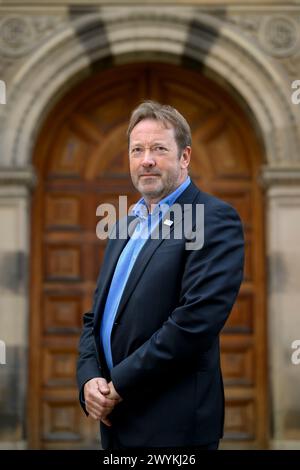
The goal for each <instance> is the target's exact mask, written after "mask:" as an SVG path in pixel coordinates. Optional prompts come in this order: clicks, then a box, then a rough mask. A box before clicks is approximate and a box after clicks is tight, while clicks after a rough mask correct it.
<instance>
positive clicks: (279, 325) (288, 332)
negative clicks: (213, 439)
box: [264, 168, 300, 449]
mask: <svg viewBox="0 0 300 470" xmlns="http://www.w3.org/2000/svg"><path fill="white" fill-rule="evenodd" d="M264 179H265V181H266V183H267V185H268V189H267V201H268V202H267V204H268V205H267V217H268V222H267V256H268V276H269V287H268V289H269V292H268V332H269V334H268V343H269V357H268V363H269V371H270V393H269V397H270V410H269V411H270V415H271V420H272V422H271V423H270V424H271V429H272V436H271V437H272V441H271V445H272V447H273V448H283V449H284V448H290V449H296V448H298V449H299V448H300V441H299V440H300V400H299V390H300V365H296V364H293V362H292V354H293V352H294V351H295V350H294V349H292V343H293V342H294V341H295V340H300V169H299V168H294V169H287V170H283V169H276V170H271V169H266V171H265V173H264Z"/></svg>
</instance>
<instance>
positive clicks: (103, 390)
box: [98, 379, 110, 395]
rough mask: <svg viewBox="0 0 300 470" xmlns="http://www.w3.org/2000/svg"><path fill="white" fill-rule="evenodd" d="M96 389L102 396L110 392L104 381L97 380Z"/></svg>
mask: <svg viewBox="0 0 300 470" xmlns="http://www.w3.org/2000/svg"><path fill="white" fill-rule="evenodd" d="M98 389H99V390H100V392H101V393H103V395H108V394H109V392H110V390H109V386H108V385H107V382H106V380H103V379H102V380H98Z"/></svg>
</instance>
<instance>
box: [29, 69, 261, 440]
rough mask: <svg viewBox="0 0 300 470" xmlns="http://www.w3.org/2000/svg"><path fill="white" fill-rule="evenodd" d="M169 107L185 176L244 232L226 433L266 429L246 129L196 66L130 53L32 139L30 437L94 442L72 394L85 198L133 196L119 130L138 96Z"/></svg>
mask: <svg viewBox="0 0 300 470" xmlns="http://www.w3.org/2000/svg"><path fill="white" fill-rule="evenodd" d="M148 98H151V99H155V100H158V101H160V102H164V103H170V104H171V105H173V106H175V107H176V108H178V109H179V110H180V111H181V112H182V113H183V114H184V115H185V116H186V117H187V119H188V121H189V122H190V124H191V128H192V133H193V155H192V166H191V176H192V178H193V180H194V181H195V183H196V184H198V185H199V186H200V187H201V188H202V189H204V190H206V191H208V192H211V193H213V194H215V195H217V196H219V197H220V198H222V199H224V200H226V201H229V202H230V203H231V204H232V205H234V206H235V207H236V208H237V210H238V211H239V213H240V215H241V217H242V220H243V223H244V228H245V236H246V241H247V255H246V270H245V281H244V283H243V285H242V288H241V293H240V295H239V299H238V302H237V304H236V306H235V307H234V311H233V313H232V315H231V317H230V320H229V322H228V323H227V325H226V328H225V330H224V332H223V334H222V339H221V344H222V367H223V372H224V377H225V388H226V436H225V440H224V445H225V446H226V442H227V443H228V444H229V445H230V446H231V447H235V448H237V447H242V448H247V447H262V446H264V445H265V436H266V429H267V425H266V365H265V362H266V359H265V356H266V344H265V285H264V242H263V240H264V231H263V228H264V227H263V198H262V194H261V191H260V189H259V187H258V183H257V176H258V171H259V166H260V164H261V155H260V150H259V147H258V145H257V142H256V139H255V136H254V132H253V130H252V129H251V125H250V123H249V122H248V120H247V119H246V117H245V115H244V113H243V112H242V110H241V109H240V107H239V106H238V105H237V104H236V103H235V101H234V100H233V99H232V98H231V97H230V96H229V95H228V94H227V93H225V92H224V91H223V90H222V89H221V88H220V87H219V86H217V85H216V84H214V83H213V82H212V81H211V80H209V79H207V78H205V77H204V76H203V75H200V74H199V73H196V72H195V71H191V70H188V69H182V68H180V67H177V66H171V65H162V64H149V63H148V64H136V65H127V66H122V67H117V68H113V69H110V70H107V71H102V72H101V73H98V74H97V75H95V76H93V77H92V78H90V79H88V80H86V81H85V82H83V83H82V84H81V85H80V86H77V87H76V89H74V90H72V91H71V92H70V93H68V95H67V96H65V97H64V98H63V99H62V100H61V102H60V103H59V104H58V105H57V106H56V107H55V109H54V110H53V111H52V112H51V115H50V116H49V118H48V119H47V122H46V123H45V125H44V126H43V130H42V132H41V133H40V136H39V139H38V142H37V144H36V148H35V155H34V165H35V167H36V170H37V175H38V186H37V189H36V191H35V194H34V200H33V216H32V245H31V249H32V265H31V312H30V318H31V335H30V397H29V423H30V425H29V439H30V442H31V446H36V447H41V448H67V449H70V448H89V447H96V446H98V445H99V444H98V442H97V439H98V425H97V424H96V425H95V423H92V422H91V420H89V419H87V418H86V417H85V416H84V415H83V413H82V411H81V409H80V408H79V405H78V398H77V389H76V382H75V368H76V359H77V344H78V337H79V333H80V329H81V319H82V314H83V312H85V311H87V310H89V309H90V308H91V300H92V294H93V290H94V287H95V280H96V276H97V273H98V270H99V267H100V265H101V259H102V256H103V250H104V245H105V243H104V242H101V241H99V240H98V239H97V237H96V233H95V229H96V224H97V222H98V219H97V217H96V208H97V206H98V205H99V204H100V203H103V202H112V203H114V204H116V205H117V202H118V196H119V195H122V194H126V195H128V196H129V197H130V201H131V202H134V201H135V200H136V199H137V197H138V195H137V194H136V193H135V192H134V190H133V186H132V184H131V181H130V178H129V172H128V157H127V148H126V138H125V130H126V126H127V123H128V119H129V115H130V112H131V110H132V109H133V108H134V107H135V106H136V105H137V104H138V103H139V102H140V101H141V100H143V99H148Z"/></svg>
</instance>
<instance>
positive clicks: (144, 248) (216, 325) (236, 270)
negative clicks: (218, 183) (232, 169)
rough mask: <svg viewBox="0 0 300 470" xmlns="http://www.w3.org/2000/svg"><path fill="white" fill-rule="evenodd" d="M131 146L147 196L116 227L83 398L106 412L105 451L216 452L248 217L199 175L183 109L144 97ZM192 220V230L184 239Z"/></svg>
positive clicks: (92, 317)
mask: <svg viewBox="0 0 300 470" xmlns="http://www.w3.org/2000/svg"><path fill="white" fill-rule="evenodd" d="M128 144H129V163H130V173H131V178H132V182H133V184H134V186H135V188H136V189H137V190H138V191H139V192H140V193H141V195H142V198H141V199H140V200H139V201H138V203H137V204H136V205H135V207H134V209H133V213H132V215H130V216H128V217H125V218H123V219H121V220H120V221H119V222H117V224H116V226H115V227H114V230H113V231H112V233H113V235H111V236H110V239H109V241H108V243H107V247H106V251H105V256H104V261H103V265H102V269H101V271H100V275H99V278H98V281H97V287H96V290H95V295H94V304H93V308H92V310H91V311H90V312H87V313H86V314H85V315H84V326H83V331H82V335H81V339H80V346H79V359H78V373H77V375H78V385H79V390H80V402H81V405H82V407H83V409H84V411H85V412H86V414H89V415H90V416H91V417H92V418H93V419H96V420H100V422H101V425H100V427H101V441H102V446H103V448H104V449H126V448H135V447H142V448H149V447H160V448H163V447H168V448H173V447H183V446H184V447H194V446H195V447H196V448H200V449H217V448H218V443H219V439H220V438H221V437H222V435H223V423H224V391H223V382H222V375H221V369H220V349H219V333H220V331H221V329H222V327H223V326H224V323H225V321H226V319H227V318H228V315H229V313H230V311H231V309H232V306H233V304H234V302H235V299H236V297H237V294H238V291H239V288H240V284H241V281H242V277H243V260H244V241H243V231H242V225H241V222H240V219H239V217H238V215H237V213H236V211H235V210H234V209H233V208H232V207H231V206H230V205H228V204H227V203H225V202H223V201H221V200H219V199H217V198H215V197H213V196H211V195H209V194H206V193H204V192H202V191H201V190H199V189H198V188H197V187H196V186H195V185H194V184H193V182H192V181H191V180H190V177H189V176H188V166H189V163H190V157H191V131H190V127H189V125H188V123H187V121H186V120H185V118H184V117H183V116H182V115H181V114H180V113H179V112H178V111H177V110H175V109H174V108H172V107H171V106H167V105H160V104H159V103H155V102H152V101H148V102H144V103H142V104H141V105H140V106H138V107H137V108H136V109H135V110H134V111H133V113H132V115H131V120H130V123H129V127H128ZM203 176H204V177H205V175H203ZM175 206H176V210H174V209H175ZM201 207H202V208H204V218H203V217H202V218H201V217H198V215H199V214H201V213H202V214H203V212H201V210H200V211H198V209H199V208H201ZM178 208H179V209H180V210H179V211H178ZM188 220H189V221H190V230H188V231H187V232H188V233H186V231H184V230H182V231H181V233H182V236H175V235H174V234H175V232H176V233H177V234H178V233H180V232H178V230H177V229H178V227H181V228H182V227H183V226H185V224H184V223H185V222H186V221H188ZM188 225H189V224H186V226H188ZM124 227H125V228H126V236H125V237H124V236H122V234H123V235H124ZM128 227H129V229H128V230H127V228H128ZM130 227H131V228H130ZM201 233H202V235H203V236H204V238H203V237H202V235H201ZM154 234H155V236H154ZM189 234H190V235H191V236H189ZM193 237H194V239H195V240H196V242H195V243H194V244H193V243H190V245H189V244H188V240H193ZM195 240H194V241H195ZM201 240H202V241H201Z"/></svg>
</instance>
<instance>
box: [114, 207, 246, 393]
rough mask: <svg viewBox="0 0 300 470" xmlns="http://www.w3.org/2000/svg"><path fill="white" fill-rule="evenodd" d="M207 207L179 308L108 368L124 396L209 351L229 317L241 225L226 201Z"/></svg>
mask: <svg viewBox="0 0 300 470" xmlns="http://www.w3.org/2000/svg"><path fill="white" fill-rule="evenodd" d="M208 212H209V214H208V215H207V214H206V212H205V218H204V221H205V225H204V236H205V239H204V245H203V247H202V249H198V250H194V251H192V250H191V251H186V262H185V267H184V272H183V275H182V283H181V295H180V302H179V304H178V307H176V308H175V309H174V310H173V311H172V313H171V314H170V316H169V317H168V319H167V320H166V321H165V322H164V323H163V324H162V326H161V328H160V329H159V330H157V331H156V332H155V333H154V334H153V335H152V336H151V337H150V338H149V339H148V340H147V341H146V342H145V343H144V344H143V345H141V346H140V347H139V348H138V349H136V350H135V351H134V352H133V353H132V354H130V355H129V356H128V357H126V358H125V359H124V360H123V361H121V362H120V363H118V364H117V365H116V366H115V367H113V369H112V370H111V378H112V382H113V384H114V386H115V389H116V390H117V392H118V393H119V394H120V396H121V397H122V398H123V399H126V398H127V397H130V396H131V394H132V393H135V392H136V390H140V389H141V387H147V386H149V385H152V384H153V383H159V380H160V379H161V378H164V377H166V376H168V374H172V375H174V374H176V371H178V370H181V369H182V366H184V364H187V361H191V360H192V359H193V357H195V355H198V354H202V353H205V352H206V351H208V350H209V349H210V348H211V346H212V345H213V343H214V342H215V340H216V339H217V337H218V335H219V333H220V331H221V329H222V328H223V326H224V324H225V322H226V319H227V318H228V315H229V313H230V311H231V309H232V306H233V304H234V302H235V299H236V297H237V294H238V291H239V288H240V284H241V282H242V278H243V264H244V239H243V230H242V224H241V221H240V219H239V216H238V214H237V212H236V211H235V210H234V209H233V208H232V207H231V206H229V205H228V204H226V203H222V204H219V205H218V206H217V207H214V208H210V209H209V210H208Z"/></svg>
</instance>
